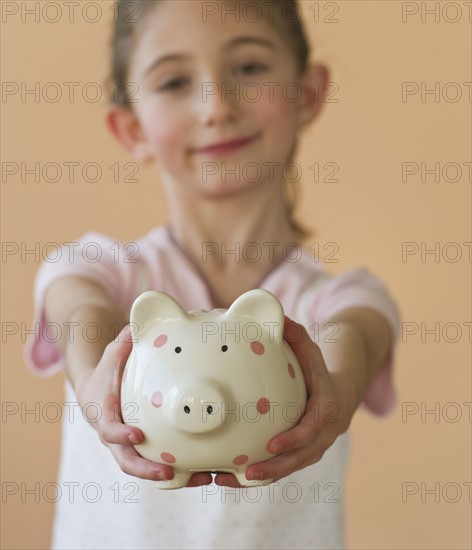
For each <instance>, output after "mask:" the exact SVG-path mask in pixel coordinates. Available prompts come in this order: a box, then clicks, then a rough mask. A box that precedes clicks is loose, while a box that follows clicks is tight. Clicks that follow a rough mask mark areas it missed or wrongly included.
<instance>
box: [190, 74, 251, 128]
mask: <svg viewBox="0 0 472 550" xmlns="http://www.w3.org/2000/svg"><path fill="white" fill-rule="evenodd" d="M240 106H241V86H240V83H238V82H234V81H233V82H228V81H224V80H223V81H216V80H213V81H206V82H202V94H201V104H200V106H199V110H200V119H201V121H202V123H203V124H204V125H218V124H222V123H228V122H233V121H235V120H236V119H237V116H238V112H239V110H240Z"/></svg>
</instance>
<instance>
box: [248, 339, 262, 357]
mask: <svg viewBox="0 0 472 550" xmlns="http://www.w3.org/2000/svg"><path fill="white" fill-rule="evenodd" d="M251 349H252V351H253V352H254V353H255V354H257V355H262V354H263V353H264V346H263V344H261V343H260V342H251Z"/></svg>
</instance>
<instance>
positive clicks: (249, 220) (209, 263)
mask: <svg viewBox="0 0 472 550" xmlns="http://www.w3.org/2000/svg"><path fill="white" fill-rule="evenodd" d="M268 191H269V192H268ZM167 195H168V200H169V210H170V215H171V216H170V222H169V225H170V227H171V230H172V233H173V236H174V238H175V239H176V240H177V242H178V243H179V245H180V246H181V247H182V248H183V249H185V250H186V252H187V253H188V254H189V255H190V256H191V257H192V258H193V259H194V261H195V262H196V263H197V264H201V267H202V269H203V270H204V271H208V272H210V273H211V272H212V273H219V274H234V275H236V274H238V273H242V272H245V273H246V274H247V275H248V276H251V275H252V276H253V277H254V278H255V279H257V277H258V276H259V275H261V274H264V273H265V272H267V271H268V270H269V269H270V268H271V267H272V266H273V265H275V264H276V263H278V262H279V261H280V260H281V259H282V257H283V255H284V253H286V251H285V249H284V247H285V245H286V244H287V243H294V242H297V238H296V234H295V231H294V230H293V228H292V227H291V226H290V223H289V220H288V216H287V212H286V206H285V204H284V199H283V195H282V187H281V186H275V185H273V184H272V187H271V188H268V187H267V186H265V187H264V186H262V185H261V186H258V187H257V188H253V189H249V190H245V191H242V192H237V193H235V194H232V195H231V196H226V197H219V198H214V197H201V196H195V195H190V194H187V193H185V192H182V191H181V190H176V189H175V188H174V189H173V190H172V191H171V192H169V191H168V193H167Z"/></svg>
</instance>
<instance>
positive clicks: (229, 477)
mask: <svg viewBox="0 0 472 550" xmlns="http://www.w3.org/2000/svg"><path fill="white" fill-rule="evenodd" d="M215 483H216V485H218V486H220V487H233V488H235V489H242V488H244V485H241V484H240V483H239V481H238V480H237V479H236V476H234V475H233V474H225V473H218V474H216V476H215Z"/></svg>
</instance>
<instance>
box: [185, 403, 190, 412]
mask: <svg viewBox="0 0 472 550" xmlns="http://www.w3.org/2000/svg"><path fill="white" fill-rule="evenodd" d="M184 411H185V414H189V413H190V407H189V406H188V405H185V407H184Z"/></svg>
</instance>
